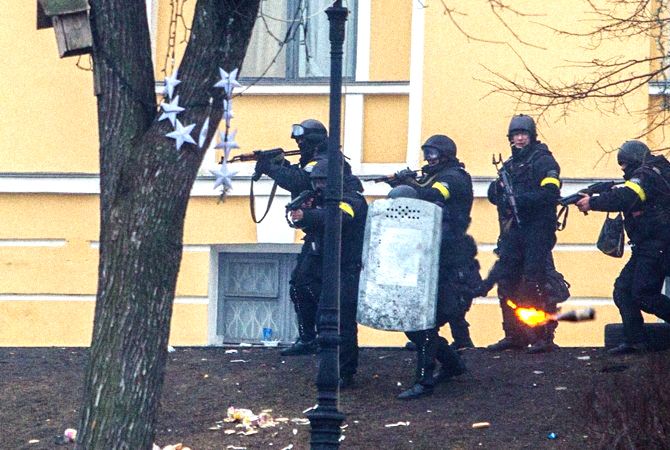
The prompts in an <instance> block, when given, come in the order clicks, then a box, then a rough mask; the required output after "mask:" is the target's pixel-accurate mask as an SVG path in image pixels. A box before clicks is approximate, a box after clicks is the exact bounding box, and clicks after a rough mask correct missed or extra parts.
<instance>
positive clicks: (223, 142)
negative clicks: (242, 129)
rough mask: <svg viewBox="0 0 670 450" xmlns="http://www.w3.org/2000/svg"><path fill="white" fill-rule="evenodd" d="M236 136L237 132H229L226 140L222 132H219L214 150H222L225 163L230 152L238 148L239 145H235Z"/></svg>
mask: <svg viewBox="0 0 670 450" xmlns="http://www.w3.org/2000/svg"><path fill="white" fill-rule="evenodd" d="M236 134H237V130H235V131H231V132H230V133H228V139H226V133H224V132H223V131H219V143H218V144H216V146H215V147H214V148H222V149H223V151H224V153H225V155H226V158H225V159H226V161H227V160H228V155H229V154H230V150H231V149H233V148H240V146H239V145H237V142H235V135H236Z"/></svg>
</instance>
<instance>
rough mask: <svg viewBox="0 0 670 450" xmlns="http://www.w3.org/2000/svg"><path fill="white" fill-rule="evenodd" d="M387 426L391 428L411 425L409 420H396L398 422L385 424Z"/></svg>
mask: <svg viewBox="0 0 670 450" xmlns="http://www.w3.org/2000/svg"><path fill="white" fill-rule="evenodd" d="M384 426H385V427H386V428H391V427H408V426H409V421H407V422H396V423H387V424H386V425H384Z"/></svg>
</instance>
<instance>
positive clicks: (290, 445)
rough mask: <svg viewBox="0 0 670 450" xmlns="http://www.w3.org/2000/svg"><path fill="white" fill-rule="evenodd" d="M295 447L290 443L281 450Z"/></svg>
mask: <svg viewBox="0 0 670 450" xmlns="http://www.w3.org/2000/svg"><path fill="white" fill-rule="evenodd" d="M292 448H293V444H289V445H287V446H286V447H284V448H282V449H281V450H291V449H292Z"/></svg>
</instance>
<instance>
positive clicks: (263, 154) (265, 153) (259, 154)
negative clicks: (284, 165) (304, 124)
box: [228, 148, 300, 163]
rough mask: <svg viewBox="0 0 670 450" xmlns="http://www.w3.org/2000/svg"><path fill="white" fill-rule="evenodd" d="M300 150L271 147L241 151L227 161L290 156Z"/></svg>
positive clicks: (297, 153)
mask: <svg viewBox="0 0 670 450" xmlns="http://www.w3.org/2000/svg"><path fill="white" fill-rule="evenodd" d="M299 154H300V150H288V151H285V150H284V149H282V148H272V149H270V150H254V151H253V152H251V153H242V154H240V155H235V156H233V157H232V158H231V159H230V160H228V162H229V163H233V162H245V161H258V160H259V159H264V158H270V159H272V158H276V157H277V156H280V155H281V156H292V155H299Z"/></svg>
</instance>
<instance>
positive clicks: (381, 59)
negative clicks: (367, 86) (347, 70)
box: [370, 0, 412, 81]
mask: <svg viewBox="0 0 670 450" xmlns="http://www.w3.org/2000/svg"><path fill="white" fill-rule="evenodd" d="M370 3H371V4H372V12H371V20H370V35H371V36H370V80H372V81H391V80H393V81H401V80H409V58H410V37H411V31H412V30H411V25H412V2H408V1H407V0H384V1H383V2H381V1H376V2H370Z"/></svg>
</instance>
